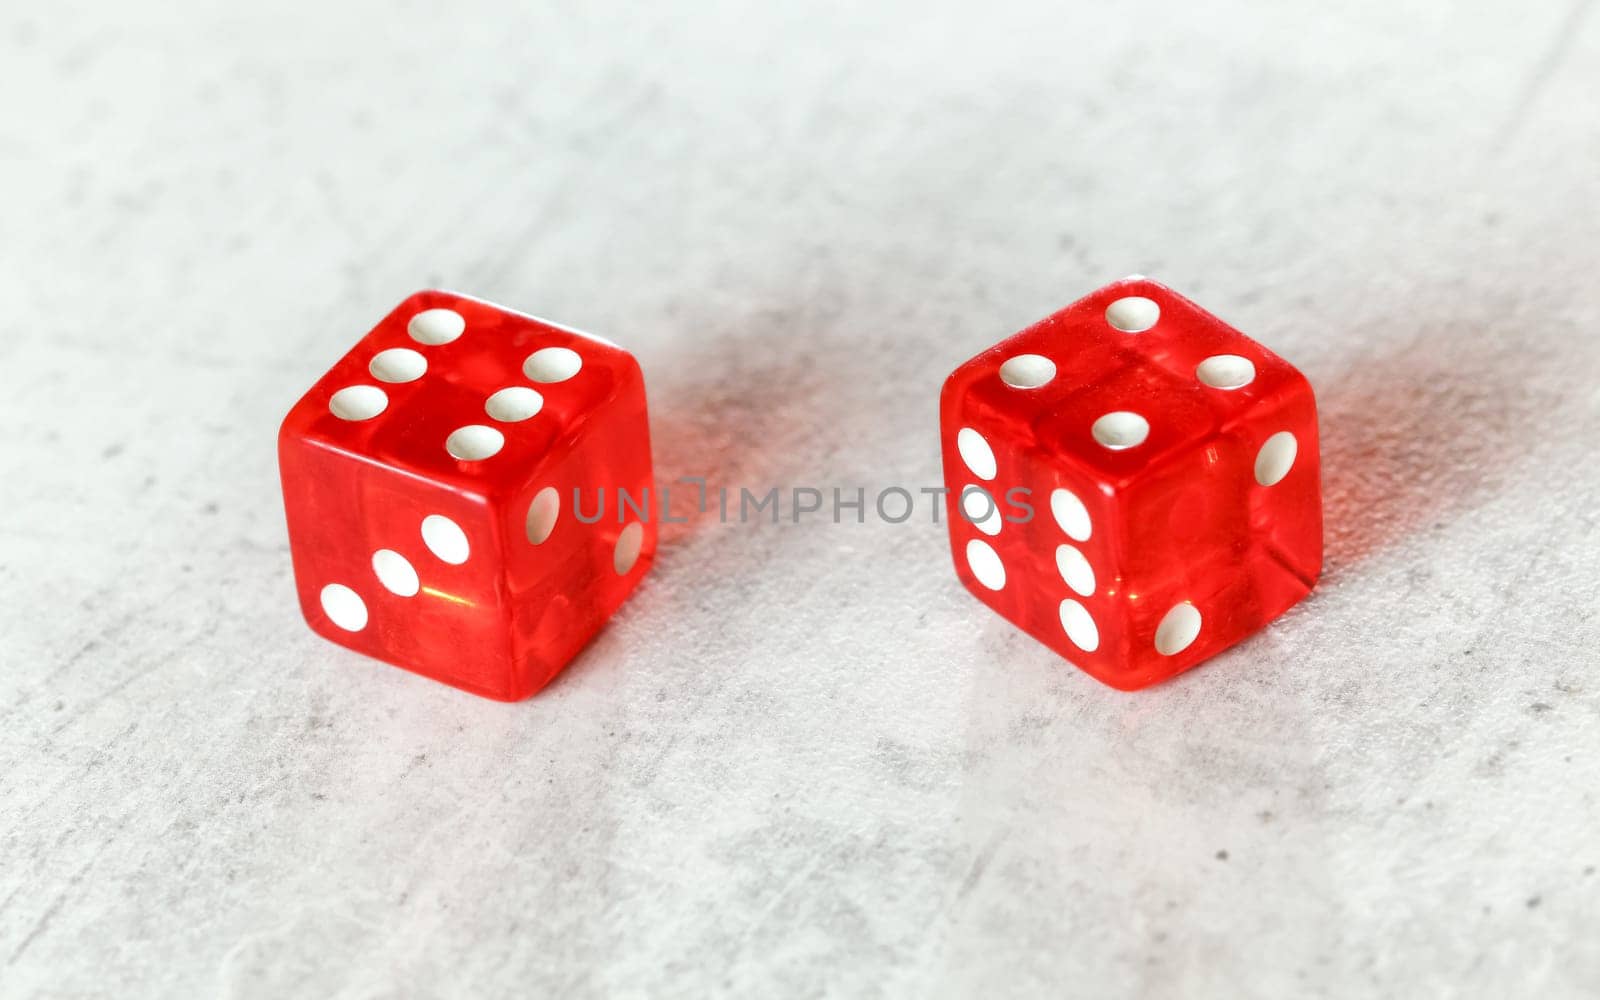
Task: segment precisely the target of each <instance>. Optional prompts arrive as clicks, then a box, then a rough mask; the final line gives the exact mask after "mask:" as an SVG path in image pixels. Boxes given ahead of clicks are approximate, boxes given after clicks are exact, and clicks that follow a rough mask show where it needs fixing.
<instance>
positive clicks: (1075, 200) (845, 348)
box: [0, 0, 1600, 998]
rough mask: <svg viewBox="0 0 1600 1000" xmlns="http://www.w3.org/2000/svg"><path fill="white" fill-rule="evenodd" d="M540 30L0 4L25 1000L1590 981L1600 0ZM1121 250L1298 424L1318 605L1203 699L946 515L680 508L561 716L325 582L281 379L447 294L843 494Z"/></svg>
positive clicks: (664, 421)
mask: <svg viewBox="0 0 1600 1000" xmlns="http://www.w3.org/2000/svg"><path fill="white" fill-rule="evenodd" d="M520 6H522V7H524V8H527V7H529V6H533V7H534V8H535V9H533V10H527V9H524V10H520V11H518V10H514V9H512V8H513V5H511V4H504V5H500V4H477V3H467V4H464V5H461V6H460V7H459V9H458V10H457V11H456V12H452V13H445V12H444V9H443V8H432V7H429V6H423V5H409V4H394V3H382V4H379V3H371V2H363V3H337V4H330V3H322V4H305V5H298V4H281V3H274V4H252V5H250V6H248V7H245V6H240V5H228V4H202V3H199V2H193V3H173V4H154V3H132V4H125V5H110V4H100V3H81V4H77V5H53V4H52V5H11V6H10V7H7V8H6V10H5V11H4V12H3V13H0V102H3V110H4V114H3V115H0V171H3V175H0V180H3V184H4V190H5V191H6V192H7V200H6V207H5V208H4V209H3V222H0V254H3V255H4V266H3V267H0V293H3V294H0V302H3V308H0V389H3V391H0V427H3V428H4V432H5V436H4V440H3V442H0V511H3V520H0V658H3V660H0V764H3V768H0V993H3V994H5V995H7V996H27V995H30V994H36V993H37V994H48V995H63V996H73V995H87V994H93V993H106V994H114V995H118V996H125V997H127V996H207V995H236V996H258V997H274V998H276V997H283V996H290V995H308V994H320V995H330V994H331V995H339V996H346V997H377V996H397V995H441V996H477V995H486V994H487V995H494V994H500V995H524V996H526V995H552V994H561V995H572V996H586V995H602V994H608V993H609V994H623V995H641V994H645V993H650V994H656V995H681V996H691V997H700V996H705V995H710V994H717V993H728V994H734V995H743V996H805V995H816V994H821V993H829V994H833V995H848V996H872V995H886V996H922V995H928V994H948V995H962V994H970V995H979V996H1002V995H1018V994H1021V993H1025V992H1034V993H1040V992H1044V991H1045V990H1046V987H1047V986H1048V987H1053V989H1052V990H1051V992H1054V993H1060V992H1079V993H1082V994H1084V995H1093V996H1133V995H1138V994H1141V993H1148V994H1154V995H1171V994H1172V993H1174V992H1182V993H1185V994H1188V995H1192V996H1226V997H1235V996H1239V995H1259V996H1272V997H1281V996H1286V995H1294V994H1308V993H1309V994H1324V995H1339V996H1349V995H1352V994H1357V993H1372V994H1379V995H1387V996H1397V997H1407V998H1410V997H1417V996H1426V995H1437V994H1441V993H1446V992H1454V993H1459V994H1481V995H1492V996H1498V995H1537V996H1541V997H1550V996H1565V995H1576V994H1579V993H1581V992H1583V991H1584V990H1585V989H1586V988H1592V987H1594V986H1595V984H1596V983H1600V934H1597V932H1596V927H1597V923H1600V876H1597V875H1596V874H1595V869H1596V866H1597V865H1600V802H1597V795H1600V792H1597V789H1600V670H1597V668H1600V655H1597V641H1600V634H1597V633H1600V627H1597V622H1596V616H1597V613H1600V588H1597V579H1600V533H1597V531H1596V518H1597V514H1596V501H1597V497H1600V468H1597V463H1596V459H1597V454H1596V452H1597V441H1600V388H1597V387H1600V281H1597V279H1596V272H1597V264H1600V211H1597V207H1596V206H1597V205H1600V169H1597V166H1596V165H1597V163H1600V115H1597V113H1596V104H1595V95H1596V94H1597V93H1600V16H1596V15H1594V14H1592V13H1591V12H1590V10H1589V7H1590V4H1589V3H1588V2H1580V3H1579V4H1577V5H1576V6H1568V5H1566V4H1564V3H1551V4H1547V5H1534V6H1529V5H1513V4H1497V5H1491V4H1477V5H1463V4H1448V3H1444V2H1438V3H1420V2H1407V0H1400V2H1394V0H1382V2H1368V3H1360V4H1329V3H1325V2H1323V0H1315V2H1312V0H1288V2H1281V3H1266V2H1262V3H1256V4H1243V3H1240V2H1237V0H1225V2H1223V3H1220V4H1203V5H1202V4H1195V5H1190V4H1178V3H1173V4H1170V5H1161V6H1157V5H1152V4H1144V3H1129V4H1099V5H1094V6H1087V5H1072V6H1070V7H1069V6H1068V5H1064V4H1057V3H1048V2H1042V0H1041V2H1038V3H1033V4H1017V3H1007V2H1003V0H1002V2H997V3H990V4H984V5H981V8H980V7H973V6H972V5H970V4H955V3H943V2H934V3H928V2H922V0H919V2H911V0H901V2H893V3H887V2H886V3H880V4H860V3H848V4H845V3H840V4H834V5H821V4H819V5H810V6H808V7H807V8H806V9H804V10H802V9H798V5H796V9H791V10H787V11H783V10H779V9H778V7H779V5H776V4H769V5H759V6H751V7H749V8H744V7H742V6H737V7H736V6H735V5H733V4H720V3H708V4H699V5H695V7H694V9H693V11H692V13H685V10H684V5H679V4H659V5H638V6H637V7H635V8H632V9H623V8H622V7H620V6H613V5H612V4H610V3H606V2H598V3H588V2H585V3H568V4H560V5H556V4H549V5H520ZM1131 270H1140V271H1144V272H1147V273H1149V274H1151V275H1153V276H1155V277H1157V278H1158V279H1161V280H1164V281H1167V282H1169V283H1171V284H1173V285H1174V286H1175V287H1177V288H1178V289H1180V290H1181V291H1183V292H1185V293H1187V294H1189V295H1191V296H1193V297H1194V298H1196V299H1197V300H1198V301H1200V302H1201V303H1203V304H1205V305H1207V306H1209V307H1210V308H1212V309H1213V310H1215V311H1216V312H1218V313H1219V314H1220V315H1222V316H1223V317H1225V318H1226V319H1228V320H1230V321H1232V322H1234V323H1235V324H1237V325H1238V326H1239V327H1241V328H1242V329H1244V330H1246V331H1247V332H1249V333H1251V334H1254V335H1256V336H1258V337H1259V338H1261V339H1262V340H1264V341H1266V342H1267V343H1269V344H1270V345H1272V346H1273V347H1274V348H1276V349H1278V350H1279V351H1281V352H1282V353H1283V354H1284V355H1285V356H1287V357H1288V358H1290V359H1291V360H1293V361H1295V362H1296V363H1297V364H1299V365H1300V366H1301V367H1302V368H1303V369H1304V370H1305V371H1306V372H1307V373H1308V374H1309V375H1310V377H1311V378H1312V380H1313V382H1314V383H1315V384H1316V386H1317V387H1318V389H1319V392H1320V397H1321V401H1322V406H1323V411H1322V412H1323V428H1324V434H1325V445H1326V447H1325V459H1326V483H1327V513H1328V525H1329V527H1328V547H1329V562H1328V569H1327V574H1326V576H1325V579H1324V582H1323V584H1322V587H1321V588H1320V590H1318V592H1317V593H1316V595H1315V596H1314V597H1313V598H1312V599H1311V600H1310V601H1308V602H1307V603H1305V604H1304V605H1303V606H1301V607H1299V608H1297V609H1296V610H1295V611H1294V612H1293V613H1292V614H1290V615H1289V616H1287V617H1286V618H1285V619H1284V620H1282V621H1281V622H1279V623H1277V624H1276V625H1274V626H1273V627H1272V628H1270V629H1268V630H1267V631H1266V632H1265V633H1264V634H1262V635H1261V636H1259V637H1257V638H1256V639H1254V640H1253V641H1251V642H1249V643H1247V644H1245V645H1244V646H1242V647H1240V648H1239V649H1237V650H1235V651H1233V652H1231V653H1229V654H1228V655H1226V656H1223V657H1221V658H1220V659H1218V660H1216V661H1215V662H1213V663H1211V664H1210V665H1209V666H1207V667H1205V668H1203V669H1201V670H1198V671H1196V672H1194V673H1192V674H1189V675H1187V676H1185V677H1184V678H1182V679H1180V680H1178V681H1177V682H1175V683H1172V684H1168V685H1166V686H1164V687H1161V688H1159V689H1156V690H1151V691H1147V692H1144V693H1140V694H1120V693H1117V692H1115V691H1111V690H1108V689H1106V688H1104V687H1101V686H1099V685H1098V684H1096V683H1094V682H1093V681H1091V680H1089V679H1088V678H1086V677H1085V676H1083V675H1082V674H1080V673H1078V672H1076V671H1075V670H1073V669H1071V668H1069V667H1067V666H1066V665H1065V664H1063V663H1062V662H1061V661H1059V660H1057V659H1056V658H1055V657H1054V656H1052V655H1051V654H1050V653H1048V652H1047V651H1046V650H1044V649H1043V648H1041V647H1040V646H1038V645H1037V644H1036V643H1034V642H1032V641H1031V640H1029V639H1027V638H1025V637H1024V636H1022V635H1020V634H1019V633H1017V632H1016V631H1015V630H1013V629H1011V628H1010V627H1008V626H1006V625H1004V624H1003V623H1002V622H1000V621H999V620H998V619H997V618H995V617H994V616H993V615H991V614H989V613H988V612H987V611H985V610H984V609H983V608H982V607H980V606H979V605H978V603H977V602H976V601H974V600H973V599H972V598H971V597H969V596H967V595H966V594H965V593H963V592H962V590H961V589H960V588H959V586H958V585H957V583H956V580H955V577H954V574H953V572H952V570H951V566H950V559H949V555H948V553H947V551H946V544H945V540H944V538H943V536H942V534H941V532H940V530H937V529H935V528H933V527H931V526H929V525H926V524H921V523H919V522H920V520H921V519H920V518H918V519H917V520H914V521H913V522H910V523H908V524H905V525H898V526H896V525H887V524H882V523H868V524H866V525H858V524H854V523H847V524H844V525H841V526H834V525H831V524H826V523H817V522H815V521H812V522H810V523H808V524H804V525H802V526H799V527H795V526H787V525H786V526H780V527H772V526H770V525H766V526H761V527H750V526H746V527H740V526H736V525H730V526H723V525H719V524H716V523H714V522H710V521H700V522H697V523H695V524H692V525H689V526H686V527H677V528H674V529H672V530H671V531H670V532H669V533H667V534H666V536H665V538H664V544H663V547H662V550H661V555H660V560H659V563H658V565H657V568H656V571H655V573H654V575H653V576H652V577H651V578H650V580H649V581H648V582H647V583H646V584H645V586H644V587H643V588H642V589H641V590H640V592H639V593H638V594H637V595H636V597H635V598H634V600H633V601H632V602H631V603H630V604H628V606H627V607H626V608H625V609H624V610H623V612H622V613H621V614H620V615H619V616H618V617H617V619H616V620H615V622H614V623H613V625H612V627H611V628H610V629H609V630H608V631H606V632H605V633H604V635H603V636H602V637H601V638H600V639H599V640H598V641H597V642H596V643H595V645H594V646H593V647H592V648H591V649H590V650H589V651H588V652H587V653H586V654H585V655H584V656H583V657H582V658H581V659H580V660H579V661H578V662H577V663H575V664H574V665H573V667H572V668H571V669H570V670H569V671H568V673H567V674H566V675H565V676H564V677H563V678H562V679H561V680H560V681H559V682H558V683H556V684H555V685H554V686H553V687H552V688H551V689H550V690H549V691H548V692H547V693H546V694H544V695H543V696H541V697H539V698H537V699H535V700H533V701H531V702H528V703H524V704H520V705H511V706H507V705H500V704H494V703H491V702H487V701H481V700H477V699H474V698H472V697H469V696H466V695H463V694H459V693H457V692H454V691H452V690H449V689H447V688H444V687H440V686H437V685H434V684H430V683H428V682H425V681H422V680H419V679H418V678H415V677H412V676H410V675H407V674H405V673H402V672H400V671H397V670H394V669H391V668H389V667H385V666H382V665H379V664H377V663H374V662H371V661H368V660H364V659H362V658H360V657H357V656H354V655H352V654H349V653H346V652H344V651H342V650H340V649H338V648H336V647H334V646H331V645H329V644H327V643H325V642H323V641H321V640H319V639H317V638H315V637H313V636H312V634H311V633H310V632H309V631H308V630H307V629H306V628H305V626H304V625H303V624H302V623H301V622H300V620H299V619H298V616H297V612H296V609H295V604H294V600H293V594H292V591H291V587H290V577H289V573H290V569H289V559H288V555H287V553H286V551H285V548H284V544H285V542H284V528H283V523H282V513H281V508H280V506H279V502H278V498H277V489H278V487H277V482H276V473H275V468H274V456H273V438H274V433H275V430H276V426H277V422H278V420H279V419H280V418H281V416H282V415H283V413H284V411H285V410H286V409H287V407H288V406H289V404H290V403H291V402H292V401H293V400H294V398H295V397H296V396H297V395H298V394H299V393H300V392H301V391H302V390H303V389H304V388H305V387H306V386H307V385H308V384H309V383H310V382H311V380H312V379H313V378H315V377H316V376H317V375H318V374H320V373H321V371H322V370H323V369H324V367H325V366H326V365H327V364H328V363H329V362H331V361H332V360H333V359H334V358H335V357H336V356H337V355H338V354H339V353H340V352H341V351H343V350H344V349H345V348H346V347H347V346H348V344H349V343H350V341H351V340H352V339H353V338H354V337H356V336H358V335H359V334H361V333H362V332H363V331H365V330H366V329H367V328H368V326H369V325H370V324H371V323H372V322H373V321H374V320H376V319H377V318H378V317H379V316H381V315H382V314H383V313H384V311H385V310H387V309H388V308H390V307H391V306H392V305H393V304H394V303H395V302H397V301H398V300H399V299H400V298H401V297H402V296H404V295H405V294H406V293H408V292H410V291H412V290H414V289H416V288H418V287H421V286H426V285H446V286H452V287H456V288H459V289H461V290H463V291H468V292H471V293H474V294H478V295H482V296H484V297H487V298H490V299H494V300H498V301H501V302H504V303H506V304H508V305H511V306H514V307H518V308H523V309H527V310H531V311H534V312H537V313H538V314H540V315H545V316H549V317H551V318H553V319H557V320H559V321H562V322H566V323H570V324H573V325H575V326H579V327H583V328H586V329H591V330H593V331H595V332H597V333H599V334H602V335H605V336H610V337H614V338H616V339H618V340H620V341H622V342H624V343H626V344H627V345H629V346H630V347H631V348H633V349H634V350H635V351H636V352H637V354H638V355H639V357H640V359H641V361H642V363H643V365H644V369H645V372H646V375H647V378H648V380H649V386H650V392H651V403H652V414H653V421H654V428H655V434H656V455H657V462H658V470H659V473H660V475H661V477H662V478H664V479H671V478H673V477H676V476H680V475H706V476H708V477H710V478H711V479H712V480H713V482H721V483H729V484H733V485H735V486H737V485H741V484H748V485H751V486H760V485H764V484H768V483H784V484H794V483H798V484H803V485H817V486H820V487H823V488H829V487H832V486H835V485H838V486H841V487H844V488H846V489H847V490H852V489H853V488H854V487H855V486H856V485H863V486H866V487H868V488H869V489H872V488H876V487H879V486H884V485H891V484H908V485H913V486H914V485H924V484H927V485H931V484H933V483H935V482H936V481H937V479H938V474H939V470H938V452H937V435H936V432H935V426H934V421H935V414H936V395H937V391H938V387H939V384H940V380H941V379H942V378H943V376H944V375H945V373H946V372H948V371H949V370H950V369H951V368H952V367H954V366H955V365H956V364H957V363H958V362H960V361H961V360H963V359H964V358H966V357H968V356H969V355H970V354H972V353H973V352H975V351H976V350H978V349H980V348H982V347H984V346H987V345H988V344H990V343H992V342H993V341H995V340H997V339H998V338H999V337H1001V336H1002V335H1004V334H1007V333H1009V332H1011V331H1013V330H1015V329H1018V328H1019V327H1021V326H1022V325H1024V324H1026V323H1028V322H1030V321H1032V320H1035V319H1038V318H1039V317H1041V316H1043V315H1045V314H1046V313H1048V312H1050V311H1051V310H1053V309H1055V308H1057V307H1059V306H1061V305H1063V304H1065V303H1066V302H1068V301H1069V300H1071V299H1073V298H1075V297H1077V296H1078V295H1080V294H1082V293H1084V292H1086V291H1088V290H1089V289H1090V288H1092V287H1094V286H1095V285H1097V284H1099V283H1101V282H1103V281H1106V280H1110V279H1114V278H1116V277H1119V276H1121V275H1123V274H1125V273H1127V272H1128V271H1131Z"/></svg>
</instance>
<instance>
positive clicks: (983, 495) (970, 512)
mask: <svg viewBox="0 0 1600 1000" xmlns="http://www.w3.org/2000/svg"><path fill="white" fill-rule="evenodd" d="M961 513H962V514H963V515H965V516H966V519H967V521H968V523H970V524H971V525H972V526H973V527H975V528H977V529H978V530H979V531H981V532H983V533H984V534H985V535H998V534H1000V529H1001V528H1002V527H1004V519H1003V518H1001V516H1000V505H999V504H997V503H995V502H994V497H992V496H990V495H989V491H988V490H986V489H984V488H983V487H981V486H968V487H967V488H966V489H964V490H962V491H961Z"/></svg>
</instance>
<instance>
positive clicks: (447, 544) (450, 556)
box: [422, 514, 472, 566]
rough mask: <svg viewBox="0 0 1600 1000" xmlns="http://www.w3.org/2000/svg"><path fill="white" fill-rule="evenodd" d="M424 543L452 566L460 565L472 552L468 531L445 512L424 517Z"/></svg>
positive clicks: (430, 550)
mask: <svg viewBox="0 0 1600 1000" xmlns="http://www.w3.org/2000/svg"><path fill="white" fill-rule="evenodd" d="M422 544H424V545H426V546H427V547H428V551H429V552H432V553H433V554H434V555H436V556H438V557H439V558H440V559H442V560H444V561H445V562H447V563H449V564H450V565H452V566H460V565H461V564H462V563H464V562H466V561H467V556H468V555H470V554H471V553H472V547H471V546H469V545H468V544H467V533H466V532H465V531H462V530H461V525H459V524H457V523H455V522H454V521H452V520H450V519H449V518H448V517H445V516H444V515H443V514H429V515H428V516H427V517H425V518H423V519H422Z"/></svg>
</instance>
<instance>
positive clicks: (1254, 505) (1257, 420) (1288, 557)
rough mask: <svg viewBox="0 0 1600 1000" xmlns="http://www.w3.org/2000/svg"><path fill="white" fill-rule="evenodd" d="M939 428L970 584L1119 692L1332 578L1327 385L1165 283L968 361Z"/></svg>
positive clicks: (1109, 297)
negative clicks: (1323, 395)
mask: <svg viewBox="0 0 1600 1000" xmlns="http://www.w3.org/2000/svg"><path fill="white" fill-rule="evenodd" d="M939 430H940V434H941V436H942V438H943V449H944V469H945V485H946V486H947V487H949V490H950V493H949V495H948V508H949V515H950V542H951V546H952V548H953V549H954V554H955V562H956V571H957V573H958V574H959V575H960V577H961V579H962V581H963V582H964V583H965V584H966V585H967V588H968V589H969V590H971V591H972V592H973V593H974V594H975V595H977V597H978V598H979V599H980V600H982V601H983V602H984V603H986V604H988V605H989V606H990V607H992V608H994V609H995V610H996V611H998V612H1000V614H1001V615H1003V616H1005V617H1006V618H1007V619H1009V620H1010V621H1011V622H1013V623H1014V624H1016V625H1017V626H1019V627H1020V628H1022V629H1023V630H1025V631H1027V632H1028V633H1029V634H1031V635H1032V636H1034V637H1035V638H1037V639H1038V640H1039V641H1041V642H1043V643H1044V644H1045V645H1047V646H1049V647H1050V648H1052V649H1054V650H1055V651H1056V652H1058V653H1060V654H1061V655H1062V656H1065V657H1066V658H1067V659H1069V660H1071V661H1072V662H1073V663H1076V664H1077V665H1078V666H1080V667H1082V668H1083V669H1084V670H1086V671H1088V672H1089V673H1090V674H1091V675H1093V676H1094V677H1096V678H1098V679H1099V680H1101V681H1104V682H1105V683H1107V684H1110V685H1111V686H1113V687H1117V688H1122V689H1124V690H1132V689H1134V688H1141V687H1145V686H1147V685H1150V684H1154V683H1156V682H1158V681H1162V680H1165V679H1167V678H1169V677H1171V676H1173V675H1174V674H1177V673H1181V672H1182V671H1184V670H1187V669H1189V668H1190V667H1192V666H1194V665H1196V664H1198V663H1199V662H1201V661H1202V660H1204V659H1206V658H1207V657H1209V656H1211V655H1213V654H1215V653H1218V652H1220V651H1222V650H1223V649H1226V648H1227V647H1229V646H1231V645H1233V644H1234V643H1236V642H1238V641H1239V640H1241V639H1243V638H1244V637H1245V636H1248V635H1250V634H1251V633H1252V632H1254V631H1256V630H1257V629H1259V628H1261V627H1262V626H1263V625H1265V624H1266V623H1267V622H1270V621H1271V620H1272V619H1274V618H1276V617H1277V616H1278V615H1280V614H1282V613H1283V612H1284V611H1285V610H1286V609H1288V608H1289V607H1290V606H1292V605H1293V604H1294V603H1295V602H1296V601H1298V600H1300V599H1301V598H1302V597H1304V596H1305V595H1306V594H1308V593H1309V592H1310V591H1311V587H1312V585H1313V584H1315V582H1316V579H1317V574H1318V573H1319V572H1320V571H1321V568H1322V495H1321V487H1320V485H1319V482H1318V473H1319V469H1318V464H1319V463H1318V458H1317V411H1316V401H1315V400H1314V399H1313V397H1312V393H1311V385H1310V383H1308V382H1307V381H1306V379H1305V377H1304V376H1303V375H1301V374H1300V373H1299V372H1298V371H1296V370H1295V369H1294V368H1293V367H1291V366H1290V365H1289V364H1288V363H1287V362H1285V361H1284V360H1283V359H1281V358H1279V357H1277V356H1276V355H1274V354H1273V353H1271V352H1270V351H1268V350H1267V349H1266V348H1264V347H1262V346H1261V345H1260V344H1257V343H1256V342H1255V341H1253V340H1251V339H1249V338H1248V337H1246V336H1244V335H1243V334H1241V333H1239V332H1238V331H1237V330H1234V329H1233V328H1232V327H1230V326H1228V325H1227V324H1225V323H1223V322H1222V321H1220V320H1218V319H1217V318H1216V317H1215V316H1212V315H1211V314H1210V313H1207V312H1205V311H1204V310H1203V309H1201V308H1200V307H1199V306H1196V305H1195V304H1194V303H1193V302H1190V301H1189V300H1188V299H1185V298H1183V297H1182V296H1180V295H1177V294H1176V293H1174V292H1173V291H1172V290H1171V289H1169V288H1166V287H1164V286H1162V285H1159V284H1157V283H1155V282H1153V281H1148V280H1146V279H1144V278H1139V277H1134V278H1129V279H1127V280H1125V281H1119V282H1116V283H1114V284H1111V285H1108V286H1106V287H1105V288H1102V289H1100V290H1099V291H1097V292H1095V293H1093V294H1091V295H1089V296H1087V297H1086V298H1083V299H1081V300H1079V301H1078V302H1075V303H1073V304H1072V305H1070V306H1068V307H1067V308H1065V309H1063V310H1061V311H1060V312H1058V313H1056V314H1055V315H1054V316H1051V317H1050V318H1048V319H1046V320H1043V321H1042V322H1039V323H1036V324H1034V325H1033V326H1031V327H1029V328H1028V329H1026V330H1024V331H1022V332H1021V333H1019V334H1017V335H1016V336H1014V337H1011V338H1010V339H1008V340H1005V341H1002V342H1001V343H1000V344H998V345H996V346H995V347H992V348H990V349H989V350H987V351H984V352H983V353H982V354H980V355H978V356H977V357H975V358H973V359H972V360H971V361H968V362H967V363H966V364H964V365H962V366H961V367H960V368H957V369H956V370H955V372H954V373H953V374H951V376H950V378H949V379H948V380H947V381H946V382H945V385H944V391H943V392H942V394H941V396H940V405H939Z"/></svg>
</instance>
